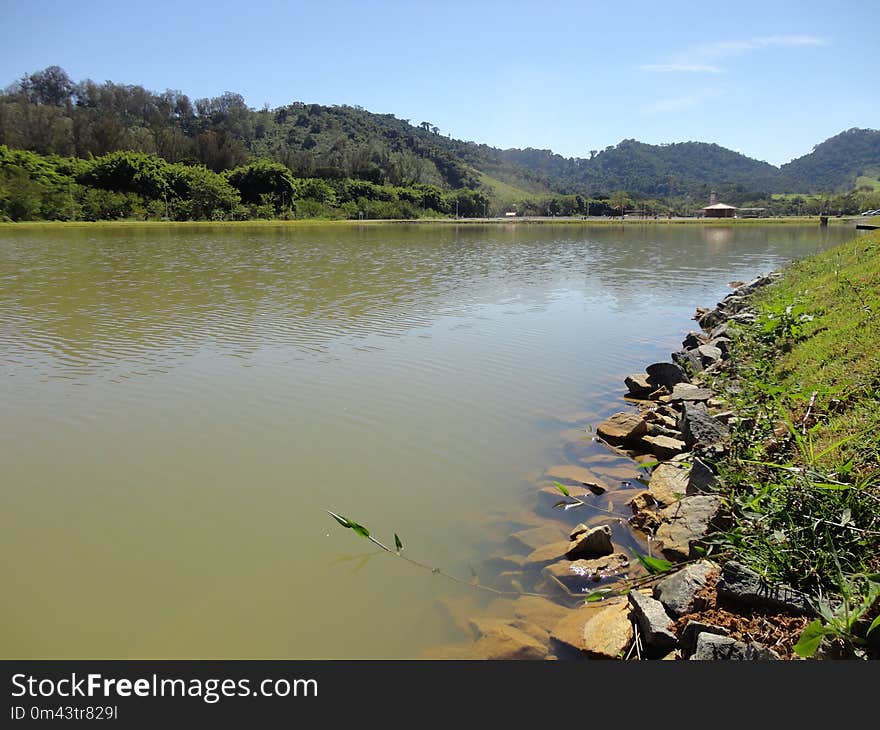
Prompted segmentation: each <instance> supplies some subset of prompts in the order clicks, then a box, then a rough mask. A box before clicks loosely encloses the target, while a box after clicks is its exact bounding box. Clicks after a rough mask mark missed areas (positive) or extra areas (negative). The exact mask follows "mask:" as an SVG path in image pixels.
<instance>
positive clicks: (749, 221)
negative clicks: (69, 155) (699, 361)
mask: <svg viewBox="0 0 880 730" xmlns="http://www.w3.org/2000/svg"><path fill="white" fill-rule="evenodd" d="M820 223H821V217H820V216H781V217H774V218H666V217H664V218H660V217H658V218H653V217H650V218H642V217H635V216H633V217H624V218H620V217H603V216H593V217H589V218H585V217H582V216H573V217H562V216H555V217H554V216H546V217H545V216H540V217H539V216H522V217H516V218H513V217H511V218H411V219H408V218H376V219H362V220H356V219H350V218H347V219H331V218H295V219H292V220H270V219H255V220H243V221H209V220H196V221H193V220H189V221H170V220H131V219H128V220H100V221H0V229H15V228H65V227H66V228H87V227H95V226H98V227H102V228H116V227H120V228H121V227H141V226H143V227H153V226H174V227H189V228H194V227H208V226H210V227H215V226H232V227H248V226H261V227H273V226H275V227H309V226H318V225H320V226H324V225H337V226H382V225H441V226H521V225H559V226H582V227H584V228H588V227H594V226H644V225H649V226H655V225H685V226H712V227H719V226H721V227H728V226H731V227H732V226H756V225H757V226H764V225H819V224H820ZM828 225H835V226H839V225H853V226H855V218H853V217H851V216H850V217H839V218H838V217H834V218H832V217H829V218H828Z"/></svg>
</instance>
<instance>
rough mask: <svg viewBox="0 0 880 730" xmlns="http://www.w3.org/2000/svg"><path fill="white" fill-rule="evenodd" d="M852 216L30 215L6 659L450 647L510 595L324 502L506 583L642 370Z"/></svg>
mask: <svg viewBox="0 0 880 730" xmlns="http://www.w3.org/2000/svg"><path fill="white" fill-rule="evenodd" d="M853 235H854V231H853V230H852V229H850V228H845V227H842V226H841V227H834V226H832V227H830V228H819V227H818V226H809V227H798V226H789V225H785V226H781V225H768V226H760V225H748V226H708V225H706V226H703V225H693V226H691V225H687V226H676V225H626V226H592V227H590V226H579V225H566V226H554V225H532V226H530V225H517V224H499V225H491V226H471V225H461V226H456V225H364V226H360V227H359V226H343V225H314V226H295V225H293V226H291V225H278V226H272V225H265V226H238V225H230V226H210V225H205V226H173V225H168V226H163V225H144V226H138V225H132V226H116V225H113V226H101V225H95V226H91V227H88V226H86V227H70V228H65V227H55V226H48V227H40V226H34V227H21V228H15V227H2V228H0V384H2V385H0V408H2V428H0V463H2V464H3V479H2V499H3V508H2V511H0V549H2V551H3V554H4V556H5V558H4V560H3V562H2V565H0V581H2V585H3V595H4V600H3V601H2V603H0V622H2V623H0V625H2V630H0V656H2V657H4V658H23V657H26V658H46V657H53V658H102V657H103V658H153V657H164V658H185V657H188V658H213V657H219V658H386V657H387V658H397V657H401V658H409V657H431V656H437V655H438V651H442V650H441V649H438V647H440V648H442V647H444V646H446V645H449V644H454V643H456V642H461V641H462V640H463V639H464V637H463V635H462V631H461V628H460V626H457V625H456V620H455V617H454V616H451V615H450V610H449V606H450V605H459V606H460V605H467V604H466V602H468V601H473V602H474V606H475V608H474V610H479V607H480V606H481V605H484V604H481V603H480V600H482V599H479V600H478V599H477V598H475V597H473V596H471V595H470V594H472V593H474V591H473V590H472V589H470V588H469V587H467V586H462V585H460V584H456V583H453V582H451V581H449V580H446V579H445V578H444V577H443V576H442V575H438V574H435V573H432V572H431V571H430V570H423V569H421V568H418V567H416V566H413V565H411V564H409V563H407V562H405V561H403V560H399V559H397V558H395V556H393V555H388V554H385V553H381V552H379V551H377V550H375V549H374V548H373V546H372V545H370V543H368V542H367V541H365V540H362V539H361V538H359V537H358V536H357V535H355V534H354V533H353V532H352V531H350V530H345V529H343V528H342V527H340V526H339V525H338V524H336V523H335V522H334V521H333V520H332V519H331V518H330V517H329V516H328V515H327V513H326V512H325V510H332V511H334V512H338V513H340V514H342V515H345V516H347V517H348V518H349V519H353V520H356V521H357V522H359V523H361V524H363V525H365V526H366V527H367V528H369V530H370V531H371V532H372V533H374V535H375V536H376V537H377V538H379V539H380V540H381V541H383V542H384V543H385V544H389V545H391V546H393V544H394V535H395V533H396V534H397V535H399V536H400V539H401V541H402V543H403V545H404V552H403V554H404V555H407V556H410V557H412V558H414V559H416V560H419V561H422V562H424V563H426V564H429V565H431V566H436V567H439V568H441V569H443V570H444V571H448V572H449V573H450V574H453V575H456V576H460V577H462V578H463V579H464V580H465V582H466V581H467V580H468V579H470V576H471V569H473V570H474V572H477V573H478V574H479V576H480V580H481V581H484V582H488V583H492V584H493V585H501V584H502V583H503V578H499V577H498V576H496V575H493V574H492V571H493V568H492V567H491V566H492V563H491V560H490V559H489V558H491V556H493V555H495V556H497V555H502V554H503V553H504V552H505V550H507V551H508V552H509V549H508V548H507V547H506V546H505V544H504V543H505V539H506V535H507V533H509V532H510V531H511V530H515V529H518V527H520V526H523V525H526V526H528V525H530V524H533V523H532V522H531V521H530V518H529V515H530V514H533V513H534V512H535V504H534V502H535V492H536V485H540V484H541V480H542V478H543V476H542V475H544V472H545V470H546V469H547V468H548V467H550V466H552V465H554V464H564V463H566V462H567V461H568V462H571V461H572V458H575V457H572V455H571V454H572V451H571V448H570V447H571V444H572V443H575V444H577V443H578V441H579V440H582V439H583V437H584V434H585V429H586V428H587V427H588V426H589V425H591V424H592V425H595V424H596V423H598V421H599V420H600V419H601V418H602V417H604V416H606V415H608V414H609V413H611V412H613V411H616V410H621V409H622V408H623V407H625V406H624V405H623V402H622V400H621V398H622V395H623V393H624V390H625V389H624V387H623V383H622V379H623V377H624V376H625V375H626V374H627V373H630V372H638V371H641V370H642V369H643V368H644V366H645V365H647V364H649V363H650V362H654V361H656V360H667V359H668V358H669V353H670V352H672V351H673V350H675V349H678V348H679V346H680V342H681V339H682V337H683V335H684V334H685V333H686V332H687V331H688V330H689V329H692V328H694V327H695V323H694V322H692V321H691V319H690V318H691V316H692V315H693V313H694V309H695V307H696V306H713V305H714V304H715V303H716V302H717V301H718V300H719V299H720V298H721V297H723V296H724V295H725V294H726V293H727V292H728V291H729V288H728V286H727V284H728V282H731V281H734V280H741V281H744V280H749V279H751V278H753V277H754V276H756V275H758V274H760V273H764V272H767V271H769V270H771V269H773V268H775V267H778V266H780V265H781V264H783V263H784V262H786V261H789V260H791V259H794V258H800V257H802V256H806V255H808V254H811V253H814V252H816V251H818V250H820V249H823V248H826V247H828V246H830V245H834V244H836V243H840V242H843V241H844V240H847V239H849V238H851V237H852V236H853ZM583 444H584V445H583V446H582V448H581V450H580V452H578V454H577V457H576V458H581V457H584V458H587V459H588V460H589V457H590V456H593V457H595V459H594V461H596V463H597V464H601V463H606V464H607V465H608V469H607V472H608V478H609V479H610V478H612V477H613V476H614V475H615V474H618V475H619V474H621V472H620V469H621V468H624V467H622V465H621V464H619V463H614V462H613V461H612V460H611V459H609V458H608V456H607V454H602V453H600V452H601V449H602V448H603V447H602V446H601V445H598V444H593V445H590V442H589V439H587V440H586V441H585V442H583ZM603 460H604V461H603ZM597 469H599V470H600V471H601V467H598V466H597ZM615 469H616V470H617V471H615ZM625 477H626V475H625V474H624V477H622V478H621V479H619V480H618V481H619V482H620V486H621V488H622V492H621V494H620V495H619V496H616V495H615V494H611V495H610V497H609V501H610V502H611V503H612V504H611V507H612V508H614V509H617V508H619V507H620V506H621V505H625V499H623V497H624V496H625V494H626V491H627V489H626V487H629V488H635V487H636V486H638V485H637V484H634V483H633V482H632V480H630V481H629V482H627V480H626V478H625ZM630 493H631V491H630ZM606 496H608V495H606ZM603 503H604V502H603ZM544 519H548V518H547V517H546V515H545V517H544ZM566 519H567V518H566ZM566 524H568V523H566ZM621 539H623V540H626V539H629V538H627V537H622V538H621ZM632 539H635V538H632ZM495 572H497V571H495ZM456 602H458V603H457V604H456ZM462 602H465V603H464V604H463V603H462Z"/></svg>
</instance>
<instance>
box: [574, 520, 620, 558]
mask: <svg viewBox="0 0 880 730" xmlns="http://www.w3.org/2000/svg"><path fill="white" fill-rule="evenodd" d="M613 552H614V546H613V545H612V544H611V528H610V527H608V525H599V526H598V527H594V528H592V529H590V530H587V531H586V532H583V533H581V534H580V535H578V536H577V537H576V538H575V539H574V540H573V541H572V543H571V547H570V548H569V549H568V551H567V552H566V553H565V557H567V558H568V559H569V560H579V559H581V558H600V557H602V556H603V555H611V553H613Z"/></svg>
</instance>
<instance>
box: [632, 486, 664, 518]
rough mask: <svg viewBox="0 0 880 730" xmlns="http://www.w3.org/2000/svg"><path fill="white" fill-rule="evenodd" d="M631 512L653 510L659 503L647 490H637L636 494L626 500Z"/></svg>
mask: <svg viewBox="0 0 880 730" xmlns="http://www.w3.org/2000/svg"><path fill="white" fill-rule="evenodd" d="M627 504H628V505H629V506H630V509H632V511H633V512H643V511H644V510H653V509H655V508H657V507H659V506H660V505H659V504H658V502H657V500H656V499H654V497H653V495H652V494H651V493H650V492H649V491H648V490H647V489H645V490H643V491H641V492H637V493H636V495H635V496H634V497H633V498H632V499H630V500H629V502H627Z"/></svg>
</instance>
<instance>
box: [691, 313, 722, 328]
mask: <svg viewBox="0 0 880 730" xmlns="http://www.w3.org/2000/svg"><path fill="white" fill-rule="evenodd" d="M696 319H697V322H699V323H700V327H702V328H703V329H704V330H712V329H713V328H715V327H717V326H718V325H719V324H721V323H722V322H726V321H727V314H726V313H725V312H724V311H723V310H721V309H719V308H715V309H711V310H709V311H708V312H706V313H705V314H703V315H702V316H698V317H697V318H696Z"/></svg>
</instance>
